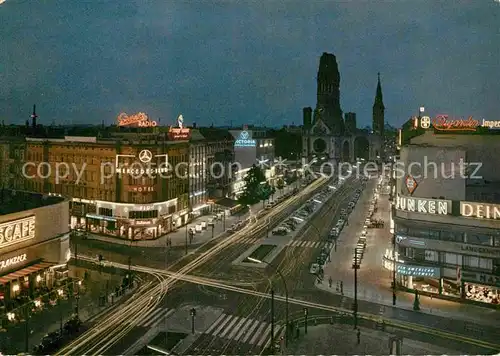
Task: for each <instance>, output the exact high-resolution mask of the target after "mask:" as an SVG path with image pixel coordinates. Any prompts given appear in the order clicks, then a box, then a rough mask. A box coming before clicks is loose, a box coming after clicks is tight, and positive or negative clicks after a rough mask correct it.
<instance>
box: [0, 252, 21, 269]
mask: <svg viewBox="0 0 500 356" xmlns="http://www.w3.org/2000/svg"><path fill="white" fill-rule="evenodd" d="M27 258H28V256H27V255H26V254H22V255H19V256H15V257H12V258H8V259H6V260H3V261H0V269H4V268H7V267H10V266H14V265H17V264H19V263H21V262H24V261H26V259H27Z"/></svg>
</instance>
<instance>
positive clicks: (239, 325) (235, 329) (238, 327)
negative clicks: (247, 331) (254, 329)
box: [227, 318, 247, 339]
mask: <svg viewBox="0 0 500 356" xmlns="http://www.w3.org/2000/svg"><path fill="white" fill-rule="evenodd" d="M246 320H247V318H241V319H240V321H238V324H236V325H235V326H234V328H233V331H231V333H230V334H229V335H228V336H227V338H228V339H233V338H234V337H235V336H236V333H237V332H238V331H239V330H241V329H240V328H241V325H242V324H243V323H244V322H245V321H246Z"/></svg>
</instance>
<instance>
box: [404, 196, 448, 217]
mask: <svg viewBox="0 0 500 356" xmlns="http://www.w3.org/2000/svg"><path fill="white" fill-rule="evenodd" d="M396 209H397V210H401V211H407V212H412V213H421V214H434V215H448V214H449V213H450V212H451V200H441V199H425V198H413V197H407V196H401V195H398V196H397V197H396Z"/></svg>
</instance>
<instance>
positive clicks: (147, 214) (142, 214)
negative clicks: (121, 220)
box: [128, 210, 158, 219]
mask: <svg viewBox="0 0 500 356" xmlns="http://www.w3.org/2000/svg"><path fill="white" fill-rule="evenodd" d="M128 216H129V218H130V219H154V218H157V217H158V210H150V211H131V212H129V214H128Z"/></svg>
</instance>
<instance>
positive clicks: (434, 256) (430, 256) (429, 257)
mask: <svg viewBox="0 0 500 356" xmlns="http://www.w3.org/2000/svg"><path fill="white" fill-rule="evenodd" d="M425 260H426V261H432V262H439V253H438V252H437V251H431V250H425Z"/></svg>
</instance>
